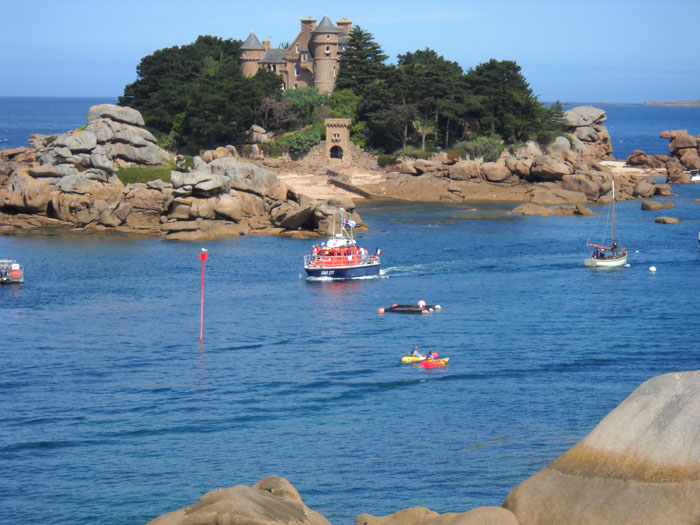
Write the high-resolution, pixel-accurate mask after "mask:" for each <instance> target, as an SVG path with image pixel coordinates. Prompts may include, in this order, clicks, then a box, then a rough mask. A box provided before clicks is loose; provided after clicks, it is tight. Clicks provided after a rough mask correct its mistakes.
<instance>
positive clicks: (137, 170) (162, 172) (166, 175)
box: [117, 163, 175, 184]
mask: <svg viewBox="0 0 700 525" xmlns="http://www.w3.org/2000/svg"><path fill="white" fill-rule="evenodd" d="M174 170H175V164H174V163H168V164H161V165H160V166H136V167H133V168H121V169H119V171H117V177H119V180H121V181H122V182H123V183H124V184H129V183H134V182H148V181H149V180H154V179H160V180H162V181H163V182H170V172H171V171H174Z"/></svg>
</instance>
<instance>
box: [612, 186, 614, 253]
mask: <svg viewBox="0 0 700 525" xmlns="http://www.w3.org/2000/svg"><path fill="white" fill-rule="evenodd" d="M612 226H613V227H612V234H613V236H612V241H613V242H612V244H613V246H615V177H613V179H612Z"/></svg>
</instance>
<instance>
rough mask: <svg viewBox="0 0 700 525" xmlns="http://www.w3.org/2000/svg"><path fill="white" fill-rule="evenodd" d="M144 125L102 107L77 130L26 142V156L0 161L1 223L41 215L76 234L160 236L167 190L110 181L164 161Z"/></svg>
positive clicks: (14, 154) (127, 111)
mask: <svg viewBox="0 0 700 525" xmlns="http://www.w3.org/2000/svg"><path fill="white" fill-rule="evenodd" d="M143 125H144V123H143V119H142V117H141V114H140V113H139V112H138V111H135V110H133V109H131V108H122V107H119V106H114V105H111V104H102V105H99V106H93V107H91V108H90V110H89V111H88V117H87V123H86V124H85V126H83V127H82V128H80V129H77V130H73V131H66V132H65V133H61V134H59V135H54V136H50V137H49V136H41V135H33V136H32V137H31V138H30V144H31V145H32V148H22V149H20V148H18V150H15V151H10V152H5V153H4V155H3V157H2V158H0V166H2V168H1V169H0V172H2V171H9V172H10V175H9V176H8V177H7V180H6V181H5V182H4V183H2V184H0V211H4V212H9V213H10V214H11V215H6V217H15V220H14V222H15V223H20V222H22V221H25V222H26V219H24V217H26V214H41V215H44V216H46V217H47V218H52V219H58V220H59V221H63V222H64V223H66V224H69V225H72V226H73V227H79V228H87V229H105V228H115V229H118V230H120V231H130V232H144V233H157V232H159V231H160V216H161V214H162V213H163V212H164V211H165V210H166V209H167V208H168V206H169V204H170V200H171V193H172V188H171V187H170V185H167V184H161V185H159V186H148V185H146V184H133V185H130V186H127V187H124V184H122V182H121V180H120V179H119V178H118V177H117V176H116V174H115V172H116V171H117V169H118V168H119V167H120V166H133V165H160V164H162V163H164V162H168V161H169V159H170V156H169V155H168V153H167V152H166V151H165V150H163V149H161V148H160V147H158V145H157V144H156V139H155V137H153V135H152V134H151V133H150V132H148V131H147V130H146V129H144V128H143V127H142V126H143ZM32 222H33V223H35V222H36V221H32ZM19 227H22V225H19Z"/></svg>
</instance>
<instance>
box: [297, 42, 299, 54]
mask: <svg viewBox="0 0 700 525" xmlns="http://www.w3.org/2000/svg"><path fill="white" fill-rule="evenodd" d="M298 52H299V44H297V53H298Z"/></svg>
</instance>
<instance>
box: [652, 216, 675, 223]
mask: <svg viewBox="0 0 700 525" xmlns="http://www.w3.org/2000/svg"><path fill="white" fill-rule="evenodd" d="M654 222H655V223H657V224H680V223H681V220H680V219H679V218H678V217H657V218H656V219H654Z"/></svg>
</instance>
